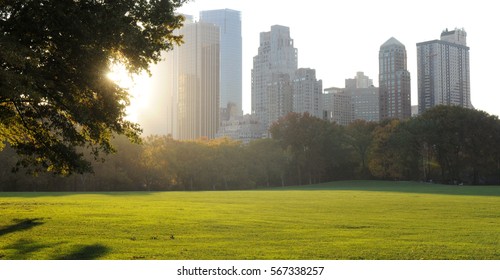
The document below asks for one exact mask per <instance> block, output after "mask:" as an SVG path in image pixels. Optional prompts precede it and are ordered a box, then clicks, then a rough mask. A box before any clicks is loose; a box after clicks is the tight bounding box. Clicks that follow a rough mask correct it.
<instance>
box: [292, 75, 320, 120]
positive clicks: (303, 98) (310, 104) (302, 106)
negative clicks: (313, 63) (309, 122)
mask: <svg viewBox="0 0 500 280" xmlns="http://www.w3.org/2000/svg"><path fill="white" fill-rule="evenodd" d="M322 94H323V82H322V81H321V80H317V79H316V70H314V69H310V68H300V69H298V70H297V71H295V76H294V78H293V111H294V112H296V113H306V112H307V113H309V114H310V115H311V116H314V117H317V118H321V117H322V107H321V104H322V102H321V101H322V100H321V95H322Z"/></svg>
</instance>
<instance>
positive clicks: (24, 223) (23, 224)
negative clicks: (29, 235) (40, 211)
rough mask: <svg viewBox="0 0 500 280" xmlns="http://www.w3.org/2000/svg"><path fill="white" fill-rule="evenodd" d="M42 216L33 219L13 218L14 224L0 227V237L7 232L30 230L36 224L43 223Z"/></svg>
mask: <svg viewBox="0 0 500 280" xmlns="http://www.w3.org/2000/svg"><path fill="white" fill-rule="evenodd" d="M42 220H43V218H34V219H14V220H12V221H13V222H14V224H12V225H10V226H6V227H3V228H0V237H1V236H3V235H6V234H9V233H14V232H18V231H25V230H30V229H32V228H34V227H36V226H39V225H43V224H44V222H42Z"/></svg>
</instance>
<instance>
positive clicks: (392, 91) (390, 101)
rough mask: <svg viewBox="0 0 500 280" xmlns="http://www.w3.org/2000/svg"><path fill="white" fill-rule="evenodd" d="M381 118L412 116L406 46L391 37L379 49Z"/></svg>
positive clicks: (405, 117)
mask: <svg viewBox="0 0 500 280" xmlns="http://www.w3.org/2000/svg"><path fill="white" fill-rule="evenodd" d="M379 105H380V120H384V119H392V118H395V119H407V118H410V117H411V80H410V72H408V70H407V57H406V48H405V46H404V45H403V44H402V43H401V42H399V41H398V40H396V39H395V38H394V37H391V38H390V39H389V40H387V41H386V42H385V43H384V44H383V45H382V46H381V47H380V51H379Z"/></svg>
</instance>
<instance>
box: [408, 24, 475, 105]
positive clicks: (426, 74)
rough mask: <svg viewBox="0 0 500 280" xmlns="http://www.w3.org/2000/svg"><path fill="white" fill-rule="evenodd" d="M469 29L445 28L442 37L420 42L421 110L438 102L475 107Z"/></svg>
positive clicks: (419, 78) (419, 81)
mask: <svg viewBox="0 0 500 280" xmlns="http://www.w3.org/2000/svg"><path fill="white" fill-rule="evenodd" d="M466 38H467V33H466V32H465V30H464V29H455V30H452V31H448V30H445V31H443V32H442V33H441V40H433V41H427V42H422V43H417V69H418V106H419V109H418V110H419V113H423V112H425V111H426V110H428V109H429V108H432V107H434V106H437V105H455V106H461V107H465V108H472V102H471V97H470V67H469V47H467V41H466Z"/></svg>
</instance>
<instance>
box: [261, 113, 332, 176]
mask: <svg viewBox="0 0 500 280" xmlns="http://www.w3.org/2000/svg"><path fill="white" fill-rule="evenodd" d="M269 131H270V132H271V135H272V138H273V139H275V140H277V141H278V142H279V143H280V145H281V146H282V148H283V150H284V151H285V152H286V153H288V154H289V158H290V163H291V166H293V169H294V170H293V171H292V172H291V173H292V174H296V177H297V179H296V183H297V184H299V185H301V184H303V183H304V179H305V180H307V183H309V184H312V183H317V182H321V181H323V180H324V178H326V177H325V176H326V175H327V174H326V173H327V172H328V171H331V168H330V167H331V166H332V165H333V163H334V162H335V160H336V159H335V158H334V157H335V155H334V154H333V153H334V151H336V150H335V149H334V147H335V146H336V145H338V144H340V143H338V142H335V133H336V124H333V123H330V122H328V121H325V120H322V119H319V118H316V117H313V116H311V115H310V114H308V113H304V114H299V113H289V114H288V115H286V116H285V117H283V118H281V119H279V120H278V121H277V122H275V123H274V124H273V125H272V126H271V128H270V129H269Z"/></svg>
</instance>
